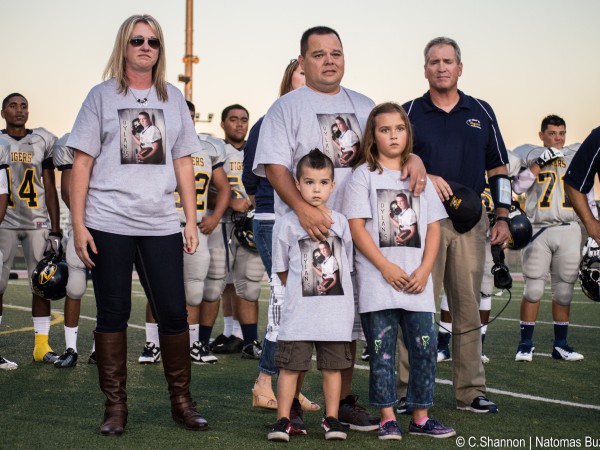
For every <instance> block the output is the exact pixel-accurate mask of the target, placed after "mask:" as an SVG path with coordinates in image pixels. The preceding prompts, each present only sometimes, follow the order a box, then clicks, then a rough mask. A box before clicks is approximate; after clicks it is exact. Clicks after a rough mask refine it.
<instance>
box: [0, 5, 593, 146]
mask: <svg viewBox="0 0 600 450" xmlns="http://www.w3.org/2000/svg"><path fill="white" fill-rule="evenodd" d="M136 13H148V14H151V15H153V16H154V17H155V18H156V19H157V20H158V21H159V22H160V24H161V26H162V28H163V31H164V33H165V40H166V53H167V60H168V69H167V76H168V80H169V81H170V82H171V83H172V84H174V85H175V86H177V87H179V88H180V89H182V90H183V84H182V83H179V82H178V81H177V77H178V75H179V74H182V73H183V71H184V66H183V62H182V57H183V55H184V50H185V1H184V0H170V1H165V0H144V2H132V1H129V0H103V1H101V2H87V1H81V0H79V1H75V0H60V1H52V2H50V1H47V0H20V1H18V2H17V1H11V2H2V6H0V30H1V31H0V32H1V34H2V43H3V46H2V53H1V54H2V70H1V71H0V98H4V97H5V96H6V95H7V94H9V93H11V92H14V91H18V92H21V93H22V94H24V95H25V96H26V97H27V98H28V100H29V102H30V119H29V123H28V126H29V127H37V126H43V127H45V128H47V129H48V130H50V131H52V132H53V133H55V134H56V135H59V136H60V135H62V134H64V133H65V132H67V131H69V130H70V128H71V126H72V124H73V121H74V120H75V117H76V115H77V112H78V110H79V108H80V106H81V103H82V101H83V100H84V98H85V96H86V94H87V92H88V91H89V90H90V88H91V87H92V86H94V85H95V84H97V83H99V82H100V81H101V75H102V72H103V69H104V66H105V65H106V62H107V60H108V57H109V55H110V52H111V50H112V47H113V43H114V39H115V36H116V32H117V29H118V27H119V26H120V24H121V23H122V22H123V21H124V20H125V19H126V18H127V17H128V16H130V15H131V14H136ZM599 17H600V2H599V1H597V0H575V1H571V2H564V1H554V0H544V1H542V0H529V1H522V0H521V1H515V0H506V1H503V2H481V1H470V0H456V1H452V2H450V1H438V0H431V1H426V2H415V1H412V2H405V1H399V0H373V1H367V2H365V1H355V0H347V1H344V2H329V1H323V0H320V1H315V0H305V1H303V2H289V1H282V0H257V1H254V2H248V1H242V0H230V1H223V2H220V1H219V2H217V1H210V2H209V1H205V0H195V2H194V54H195V55H197V56H198V57H199V58H200V63H199V64H196V65H194V77H193V80H194V90H193V101H194V103H196V107H197V111H199V112H200V114H201V119H205V118H206V117H207V115H208V113H213V114H214V115H215V119H214V120H213V123H210V124H207V123H199V124H197V126H196V128H197V130H198V131H202V132H209V133H212V134H214V135H216V136H222V131H221V129H220V127H219V121H220V113H221V110H222V109H223V108H224V107H225V106H227V105H229V104H232V103H240V104H242V105H244V106H245V107H247V108H248V109H249V111H250V119H251V122H254V121H256V120H257V119H258V118H259V117H260V116H262V115H263V114H264V113H265V112H266V111H267V109H268V108H269V106H270V105H271V104H272V102H273V101H274V100H275V99H276V97H277V93H278V88H279V83H280V81H281V76H282V74H283V70H284V69H285V66H286V65H287V64H288V62H289V60H290V59H291V58H296V57H297V55H298V53H299V41H300V36H301V34H302V32H303V31H304V30H305V29H307V28H310V27H311V26H314V25H327V26H330V27H332V28H335V29H336V30H337V31H338V32H339V34H340V36H341V38H342V43H343V46H344V53H345V57H346V75H345V77H344V80H343V85H344V86H346V87H348V88H350V89H354V90H356V91H359V92H361V93H364V94H366V95H368V96H370V97H371V98H373V100H374V101H375V102H377V103H379V102H383V101H387V100H393V101H397V102H399V103H403V102H405V101H407V100H410V99H413V98H415V97H418V96H421V95H422V94H423V93H424V92H425V91H426V90H427V82H426V80H425V78H424V76H423V47H424V46H425V44H426V43H427V41H428V40H430V39H431V38H433V37H436V36H441V35H444V36H449V37H452V38H454V39H455V40H457V41H458V43H459V45H460V46H461V49H462V55H463V64H464V69H463V75H462V77H461V78H460V80H459V89H461V90H463V91H464V92H466V93H468V94H470V95H473V96H475V97H478V98H482V99H484V100H486V101H488V102H489V103H490V104H491V105H492V107H493V108H494V110H495V112H496V116H497V118H498V121H499V123H500V129H501V131H502V134H503V135H504V139H505V141H506V145H507V147H509V148H511V149H512V148H514V147H516V146H518V145H520V144H523V143H532V144H537V143H539V140H538V137H537V132H538V131H539V125H540V122H541V119H542V118H543V117H544V116H545V115H548V114H558V115H560V116H562V117H563V118H564V119H565V120H566V122H567V130H568V133H567V143H573V142H581V141H582V140H583V139H584V138H585V137H586V136H587V134H589V132H590V131H591V130H592V129H593V128H595V127H597V126H598V125H600V114H599V112H600V89H599V87H598V85H599V82H600V58H598V47H597V46H598V43H600V27H598V25H597V20H598V18H599ZM2 125H4V123H2Z"/></svg>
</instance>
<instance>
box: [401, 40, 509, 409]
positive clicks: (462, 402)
mask: <svg viewBox="0 0 600 450" xmlns="http://www.w3.org/2000/svg"><path fill="white" fill-rule="evenodd" d="M424 54H425V78H427V80H428V81H429V91H428V92H427V93H426V94H425V95H424V96H423V97H421V98H417V99H415V100H413V101H411V102H408V103H406V104H405V105H403V106H404V109H406V111H407V112H408V116H409V118H410V121H411V123H412V125H413V131H414V152H415V153H416V154H417V155H419V156H420V157H421V158H422V159H423V162H424V163H425V167H426V169H427V173H428V175H429V179H430V181H431V183H432V184H433V186H434V187H435V190H436V191H437V193H438V195H439V196H440V199H441V200H442V201H444V200H448V199H449V198H450V197H451V195H452V189H451V188H450V186H449V184H448V181H453V182H456V183H460V184H462V185H465V186H467V187H469V188H471V189H472V190H473V191H475V192H476V193H477V195H478V196H479V195H480V194H481V193H482V192H483V189H484V185H485V178H486V174H487V177H488V180H489V182H490V186H491V191H492V197H493V200H494V204H495V206H496V216H497V220H496V224H495V225H494V227H493V228H492V229H491V231H490V243H491V244H492V245H501V246H503V247H506V242H507V240H508V223H507V221H508V218H507V216H508V208H509V207H510V202H511V188H510V182H509V180H508V172H507V168H506V164H507V163H508V155H507V153H506V147H505V146H504V142H503V140H502V136H501V135H500V130H499V129H498V123H497V121H496V117H495V115H494V112H493V111H492V108H491V107H490V106H489V105H488V104H487V103H486V102H484V101H482V100H478V99H476V98H474V97H470V96H468V95H465V94H464V93H463V92H461V91H459V90H458V87H457V84H458V78H459V77H460V76H461V75H462V68H463V66H462V63H461V56H460V48H459V47H458V44H457V43H456V42H455V41H454V40H453V39H449V38H446V37H438V38H435V39H433V40H431V41H430V42H429V43H428V44H427V46H426V47H425V52H424ZM441 228H442V237H441V242H440V251H439V255H438V258H437V260H436V263H435V266H434V268H433V283H434V291H435V293H436V296H437V298H439V295H440V292H441V289H442V284H443V287H444V291H445V293H446V295H447V297H448V304H449V306H450V312H451V313H452V322H453V323H452V329H453V332H454V333H456V334H455V337H454V339H453V357H454V361H453V363H454V366H453V377H452V380H453V385H454V393H455V398H456V402H457V408H458V409H462V410H468V411H473V412H478V413H495V412H497V411H498V408H497V407H496V405H495V404H494V403H493V402H491V401H489V400H488V399H487V398H486V396H485V394H486V388H485V372H484V369H483V364H482V363H481V338H480V330H479V327H480V325H481V321H480V318H479V301H480V295H479V290H480V286H481V279H482V276H483V266H484V259H485V253H484V252H485V238H486V232H487V229H488V221H487V217H486V212H485V209H483V211H482V215H481V219H480V220H479V222H478V223H477V224H476V225H475V226H473V228H471V229H470V230H468V231H466V232H463V233H459V232H457V231H456V230H455V229H454V227H453V225H452V222H451V221H450V219H444V220H442V222H441ZM469 330H474V331H472V332H469V333H466V334H459V333H462V332H465V331H469Z"/></svg>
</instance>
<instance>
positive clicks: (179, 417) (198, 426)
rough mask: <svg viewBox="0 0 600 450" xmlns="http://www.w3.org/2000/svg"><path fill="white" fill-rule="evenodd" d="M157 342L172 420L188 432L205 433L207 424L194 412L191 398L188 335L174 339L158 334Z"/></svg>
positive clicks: (190, 362)
mask: <svg viewBox="0 0 600 450" xmlns="http://www.w3.org/2000/svg"><path fill="white" fill-rule="evenodd" d="M159 338H160V350H161V352H162V361H163V369H164V371H165V378H166V379H167V384H168V386H169V394H170V397H171V417H173V420H174V421H175V422H178V423H181V424H183V425H184V426H185V428H187V429H188V430H191V431H204V430H208V422H207V421H206V419H204V418H203V417H202V416H201V415H200V413H198V411H196V404H195V403H194V402H193V401H192V397H191V395H190V380H191V378H192V360H191V359H190V332H189V331H185V332H184V333H181V334H176V335H167V334H162V333H161V334H159Z"/></svg>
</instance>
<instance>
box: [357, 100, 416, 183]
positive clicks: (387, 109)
mask: <svg viewBox="0 0 600 450" xmlns="http://www.w3.org/2000/svg"><path fill="white" fill-rule="evenodd" d="M387 113H398V114H400V117H402V120H403V121H404V124H405V126H406V148H405V149H404V152H402V156H401V159H402V165H404V164H405V163H406V161H408V158H409V156H410V154H411V153H412V151H413V132H412V127H411V125H410V120H409V118H408V114H406V111H404V108H402V106H400V105H399V104H397V103H394V102H386V103H381V104H379V105H377V106H375V108H373V110H372V111H371V113H370V114H369V118H368V119H367V126H366V128H365V134H364V136H363V139H362V141H361V144H360V148H359V150H358V155H357V157H356V160H355V162H354V164H353V166H352V168H353V169H356V168H357V167H358V166H360V165H361V164H364V163H367V167H368V168H369V170H370V171H371V172H374V171H375V170H377V172H379V173H381V172H382V171H383V167H381V164H379V161H378V160H377V157H378V155H379V151H378V150H377V144H376V143H375V119H376V117H377V116H379V115H380V114H387Z"/></svg>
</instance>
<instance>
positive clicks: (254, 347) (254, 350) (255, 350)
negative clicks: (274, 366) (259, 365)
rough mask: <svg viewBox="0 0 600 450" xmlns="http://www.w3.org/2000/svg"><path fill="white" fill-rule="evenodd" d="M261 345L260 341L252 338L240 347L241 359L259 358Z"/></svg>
mask: <svg viewBox="0 0 600 450" xmlns="http://www.w3.org/2000/svg"><path fill="white" fill-rule="evenodd" d="M261 354H262V347H261V346H260V342H258V341H257V340H254V341H252V342H250V343H249V344H248V345H246V346H244V348H243V349H242V359H260V355H261Z"/></svg>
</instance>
